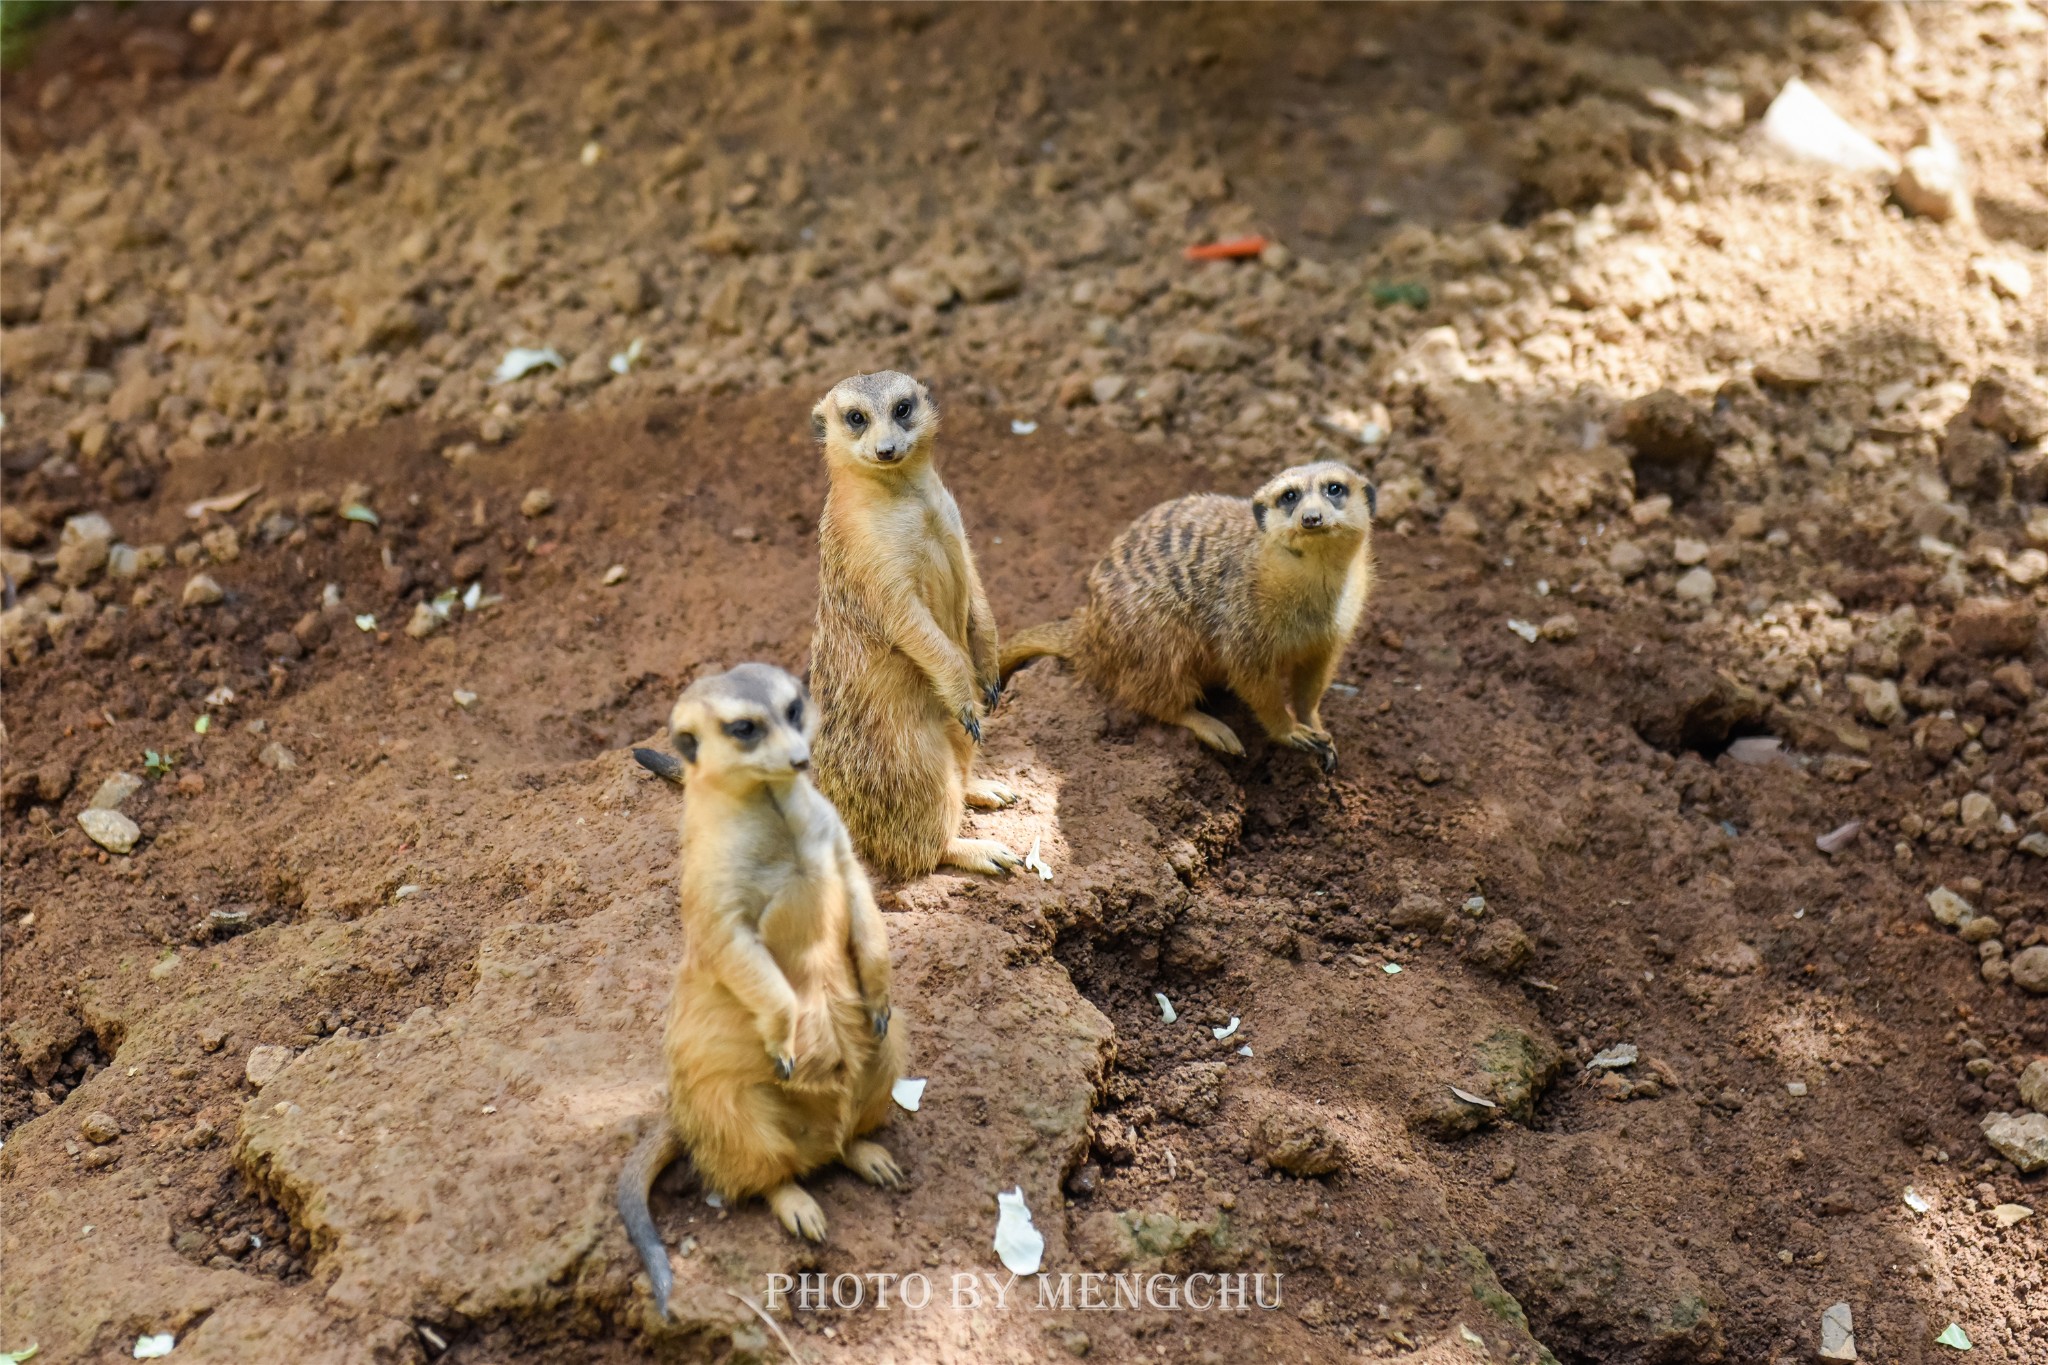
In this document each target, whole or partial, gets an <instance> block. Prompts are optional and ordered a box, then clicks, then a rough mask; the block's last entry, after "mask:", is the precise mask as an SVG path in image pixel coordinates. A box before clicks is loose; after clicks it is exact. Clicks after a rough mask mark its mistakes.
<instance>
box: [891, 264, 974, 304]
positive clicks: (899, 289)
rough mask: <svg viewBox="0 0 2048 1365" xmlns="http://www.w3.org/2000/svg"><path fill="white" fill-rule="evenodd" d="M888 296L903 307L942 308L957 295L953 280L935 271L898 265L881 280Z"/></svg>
mask: <svg viewBox="0 0 2048 1365" xmlns="http://www.w3.org/2000/svg"><path fill="white" fill-rule="evenodd" d="M883 287H884V288H886V289H887V290H888V291H889V296H890V297H891V298H893V299H895V300H896V302H898V303H900V304H902V305H903V306H904V307H905V308H917V307H925V308H944V307H945V306H946V305H947V304H949V303H951V302H952V301H953V300H954V299H955V298H956V297H957V296H958V291H956V290H955V289H954V288H953V282H952V281H951V280H949V279H947V278H946V277H945V276H943V275H941V274H939V273H938V272H937V271H933V270H926V269H924V268H922V267H920V266H914V265H899V266H897V267H896V268H895V269H894V270H891V271H890V272H889V276H888V278H887V279H886V280H884V281H883Z"/></svg>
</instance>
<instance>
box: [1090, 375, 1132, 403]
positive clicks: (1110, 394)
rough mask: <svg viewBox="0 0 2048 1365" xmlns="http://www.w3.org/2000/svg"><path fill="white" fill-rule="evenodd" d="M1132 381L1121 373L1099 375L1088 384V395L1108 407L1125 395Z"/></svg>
mask: <svg viewBox="0 0 2048 1365" xmlns="http://www.w3.org/2000/svg"><path fill="white" fill-rule="evenodd" d="M1129 383H1130V381H1129V380H1127V379H1125V378H1124V377H1123V376H1122V375H1120V374H1105V375H1099V376H1097V377H1096V378H1095V379H1094V380H1092V381H1091V382H1090V383H1089V385H1088V396H1089V397H1090V398H1092V399H1094V400H1095V402H1096V403H1097V404H1099V405H1101V406H1104V407H1107V406H1108V405H1109V404H1111V403H1114V402H1115V401H1116V400H1117V399H1119V398H1121V397H1123V393H1124V389H1125V388H1126V387H1127V386H1128V385H1129Z"/></svg>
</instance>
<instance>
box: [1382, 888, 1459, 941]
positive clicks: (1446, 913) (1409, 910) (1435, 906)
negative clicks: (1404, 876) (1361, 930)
mask: <svg viewBox="0 0 2048 1365" xmlns="http://www.w3.org/2000/svg"><path fill="white" fill-rule="evenodd" d="M1450 917H1451V911H1450V907H1449V906H1447V905H1445V904H1444V903H1443V901H1442V900H1440V899H1438V898H1437V897H1435V896H1432V895H1430V894H1429V893H1427V892H1424V891H1415V892H1410V893H1409V894H1408V895H1406V896H1403V897H1402V898H1401V900H1400V902H1399V903H1398V904H1397V905H1395V906H1394V908H1393V909H1392V910H1390V911H1388V912H1387V923H1389V924H1391V925H1393V926H1394V927H1395V928H1396V929H1421V930H1423V931H1424V932H1426V933H1432V934H1434V933H1436V932H1438V931H1439V930H1441V929H1442V928H1443V927H1444V925H1445V924H1446V923H1447V922H1448V921H1449V920H1450Z"/></svg>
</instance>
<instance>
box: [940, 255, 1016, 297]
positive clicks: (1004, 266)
mask: <svg viewBox="0 0 2048 1365" xmlns="http://www.w3.org/2000/svg"><path fill="white" fill-rule="evenodd" d="M944 273H945V276H946V279H947V280H948V281H950V282H951V283H952V286H953V288H955V289H957V290H958V291H959V292H960V297H961V299H962V300H964V301H965V302H967V303H989V302H992V301H993V300H996V299H1004V298H1008V297H1009V296H1010V295H1012V294H1014V293H1016V292H1017V291H1018V290H1019V289H1021V288H1023V286H1024V267H1023V266H1021V265H1020V264H1018V263H1017V261H1016V259H1015V258H1014V257H1011V256H1008V255H1003V254H995V253H990V252H986V251H981V250H972V251H963V252H961V253H960V254H959V255H957V256H955V257H953V259H952V260H950V261H948V262H946V264H945V267H944Z"/></svg>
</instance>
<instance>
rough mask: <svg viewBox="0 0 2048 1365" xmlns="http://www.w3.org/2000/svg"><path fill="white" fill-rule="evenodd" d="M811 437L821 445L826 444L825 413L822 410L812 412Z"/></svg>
mask: <svg viewBox="0 0 2048 1365" xmlns="http://www.w3.org/2000/svg"><path fill="white" fill-rule="evenodd" d="M811 439H812V440H814V441H816V442H817V443H818V444H819V445H823V444H825V414H824V413H822V412H817V411H813V412H812V413H811Z"/></svg>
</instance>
